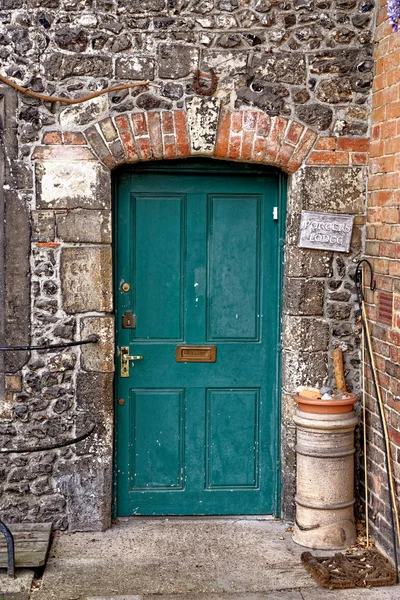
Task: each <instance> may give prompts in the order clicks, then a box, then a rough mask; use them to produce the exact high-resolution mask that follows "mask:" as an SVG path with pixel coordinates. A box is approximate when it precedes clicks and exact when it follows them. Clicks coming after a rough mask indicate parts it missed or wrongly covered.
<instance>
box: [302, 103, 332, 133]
mask: <svg viewBox="0 0 400 600" xmlns="http://www.w3.org/2000/svg"><path fill="white" fill-rule="evenodd" d="M296 115H297V116H298V117H299V119H300V120H301V121H303V122H304V123H306V125H309V126H310V127H312V128H313V129H317V130H318V131H325V130H326V129H328V127H329V126H330V124H331V123H332V118H333V110H332V109H331V108H329V107H328V106H322V105H321V104H304V105H302V106H297V107H296Z"/></svg>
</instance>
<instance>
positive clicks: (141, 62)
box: [115, 55, 154, 81]
mask: <svg viewBox="0 0 400 600" xmlns="http://www.w3.org/2000/svg"><path fill="white" fill-rule="evenodd" d="M115 74H116V76H117V77H118V79H129V80H133V81H137V80H143V81H147V80H152V79H154V60H150V59H149V58H148V57H147V56H134V55H133V56H132V55H130V56H126V57H125V56H121V57H120V58H117V60H116V61H115Z"/></svg>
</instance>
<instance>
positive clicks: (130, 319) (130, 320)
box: [122, 310, 136, 329]
mask: <svg viewBox="0 0 400 600" xmlns="http://www.w3.org/2000/svg"><path fill="white" fill-rule="evenodd" d="M135 328H136V315H134V314H133V312H132V311H131V310H127V311H126V312H125V313H124V314H123V315H122V329H135Z"/></svg>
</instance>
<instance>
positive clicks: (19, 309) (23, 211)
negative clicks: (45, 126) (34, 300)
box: [4, 190, 31, 373]
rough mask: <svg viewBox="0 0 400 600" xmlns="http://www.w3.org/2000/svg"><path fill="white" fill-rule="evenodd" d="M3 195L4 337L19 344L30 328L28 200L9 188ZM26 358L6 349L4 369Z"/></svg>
mask: <svg viewBox="0 0 400 600" xmlns="http://www.w3.org/2000/svg"><path fill="white" fill-rule="evenodd" d="M4 195H5V207H4V213H5V264H6V269H5V278H4V279H5V281H4V284H5V291H6V298H5V304H6V308H5V340H6V341H7V345H8V346H21V345H26V344H29V337H30V328H31V298H30V277H29V273H30V264H29V251H30V242H31V234H30V223H29V213H30V211H29V205H28V202H29V199H28V198H26V199H25V198H22V199H21V198H20V197H19V196H18V194H16V193H15V192H14V191H13V190H6V191H5V192H4ZM16 232H17V233H16ZM27 359H28V354H27V353H26V352H19V351H15V352H6V353H5V358H4V364H5V370H6V372H8V373H16V372H17V371H19V370H20V369H21V368H22V366H23V365H24V364H25V363H26V361H27Z"/></svg>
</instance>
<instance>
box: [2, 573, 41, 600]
mask: <svg viewBox="0 0 400 600" xmlns="http://www.w3.org/2000/svg"><path fill="white" fill-rule="evenodd" d="M33 575H34V572H33V570H30V569H16V572H15V579H13V578H12V577H9V576H8V575H7V570H6V569H0V600H29V596H30V590H31V586H32V581H33Z"/></svg>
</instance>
